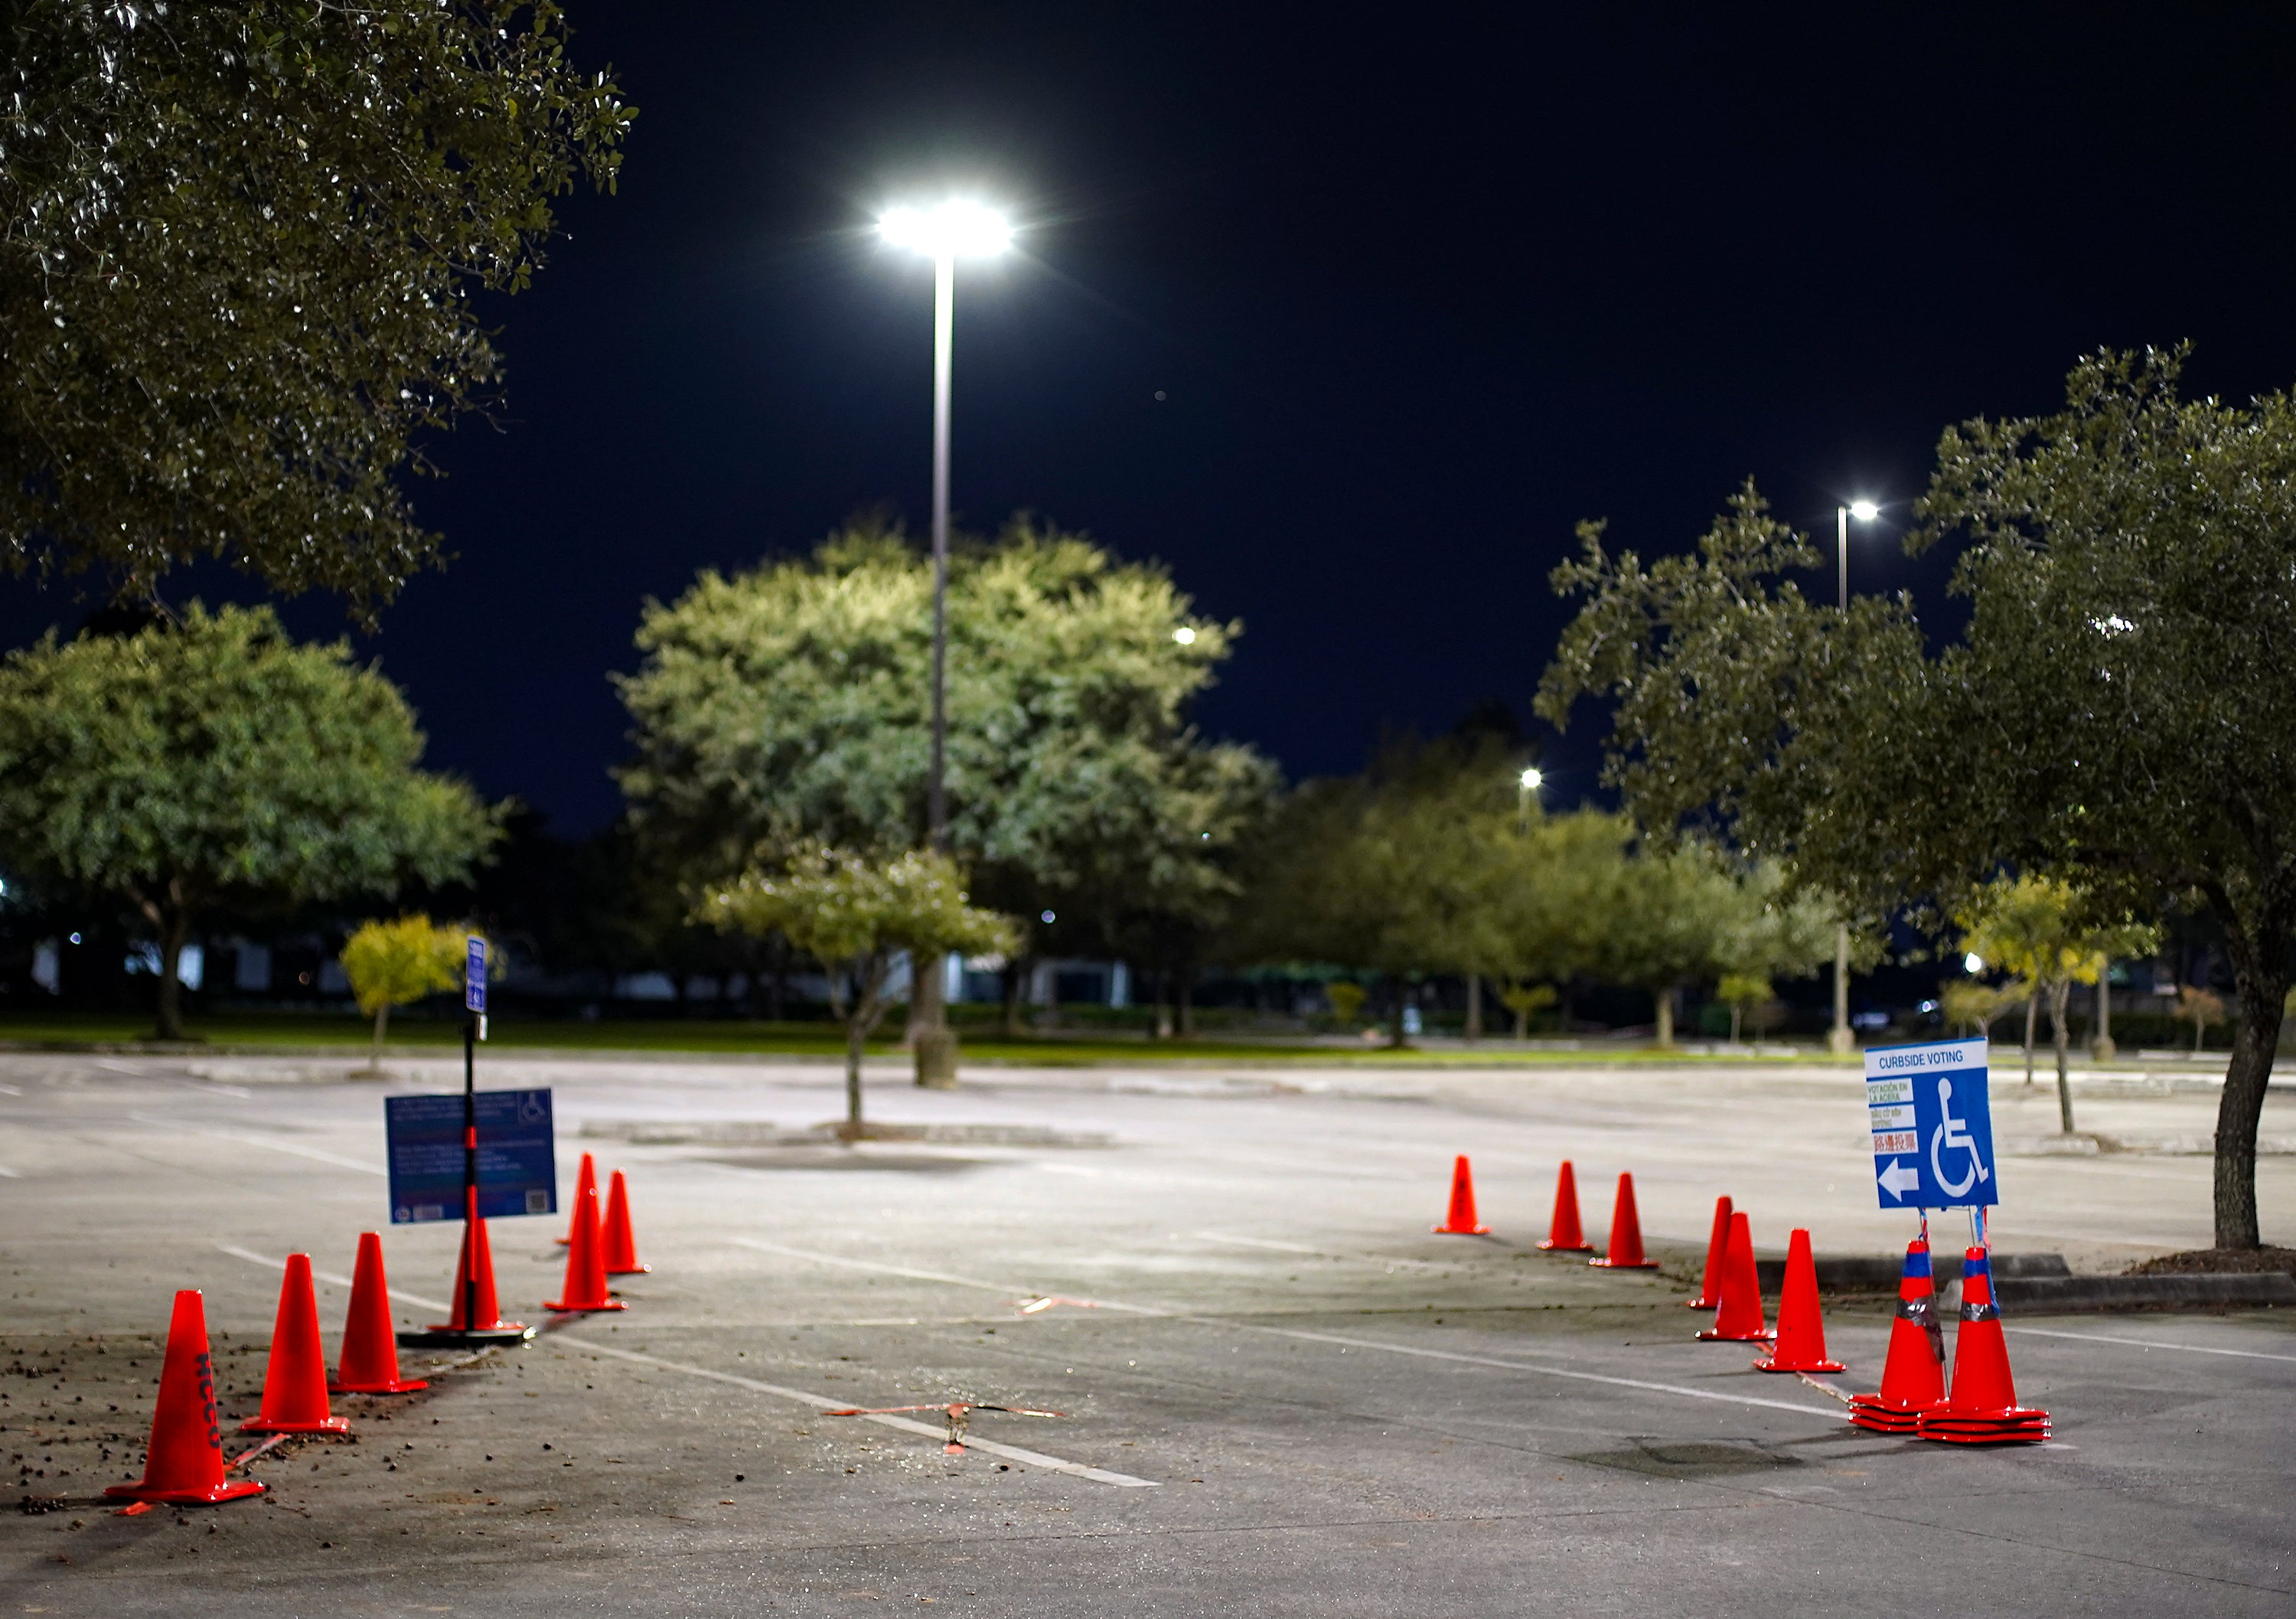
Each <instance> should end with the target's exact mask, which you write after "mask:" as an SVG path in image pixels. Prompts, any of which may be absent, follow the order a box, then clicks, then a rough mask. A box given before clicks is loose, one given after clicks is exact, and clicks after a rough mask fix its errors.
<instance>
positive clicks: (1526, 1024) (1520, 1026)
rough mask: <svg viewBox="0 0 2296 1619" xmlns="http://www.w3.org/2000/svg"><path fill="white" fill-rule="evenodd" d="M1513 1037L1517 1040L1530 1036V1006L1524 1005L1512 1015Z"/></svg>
mask: <svg viewBox="0 0 2296 1619" xmlns="http://www.w3.org/2000/svg"><path fill="white" fill-rule="evenodd" d="M1514 1037H1515V1039H1517V1040H1529V1038H1530V1008H1529V1007H1521V1008H1520V1009H1519V1010H1518V1011H1517V1012H1516V1013H1515V1015H1514Z"/></svg>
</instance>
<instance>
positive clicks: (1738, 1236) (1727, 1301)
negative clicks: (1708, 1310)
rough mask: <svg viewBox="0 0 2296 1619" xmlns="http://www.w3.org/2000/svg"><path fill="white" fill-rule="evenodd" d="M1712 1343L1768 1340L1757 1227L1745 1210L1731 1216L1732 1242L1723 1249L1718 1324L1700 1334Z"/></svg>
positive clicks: (1715, 1320)
mask: <svg viewBox="0 0 2296 1619" xmlns="http://www.w3.org/2000/svg"><path fill="white" fill-rule="evenodd" d="M1698 1336H1699V1338H1700V1340H1701V1341H1702V1342H1703V1343H1708V1344H1765V1343H1767V1342H1768V1341H1769V1336H1770V1328H1769V1324H1768V1323H1767V1321H1765V1320H1764V1319H1762V1283H1761V1278H1759V1277H1758V1276H1756V1275H1755V1274H1754V1231H1753V1228H1752V1227H1751V1226H1750V1225H1748V1224H1747V1223H1746V1217H1745V1216H1744V1215H1743V1214H1739V1213H1735V1212H1734V1213H1732V1214H1731V1216H1730V1245H1729V1246H1728V1247H1727V1248H1726V1249H1725V1250H1724V1251H1723V1253H1722V1296H1721V1298H1720V1300H1719V1301H1718V1303H1716V1305H1715V1307H1714V1325H1713V1326H1711V1327H1708V1328H1707V1329H1706V1330H1705V1331H1704V1332H1702V1333H1700V1334H1699V1335H1698Z"/></svg>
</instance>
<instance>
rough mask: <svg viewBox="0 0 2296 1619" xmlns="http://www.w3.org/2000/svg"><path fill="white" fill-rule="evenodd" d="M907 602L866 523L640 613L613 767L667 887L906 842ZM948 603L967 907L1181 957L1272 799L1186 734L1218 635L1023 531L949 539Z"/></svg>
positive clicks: (915, 829)
mask: <svg viewBox="0 0 2296 1619" xmlns="http://www.w3.org/2000/svg"><path fill="white" fill-rule="evenodd" d="M931 588H932V575H931V565H930V563H929V562H928V561H927V560H926V559H924V558H922V557H921V556H920V555H918V554H917V552H916V551H915V550H914V547H911V546H910V545H909V544H908V543H907V542H906V538H904V537H903V536H902V535H901V534H900V533H899V531H898V530H892V529H888V528H885V527H883V526H881V525H874V524H866V523H865V524H861V525H858V526H856V527H854V528H850V529H849V530H846V531H844V532H842V533H840V534H838V535H835V536H832V538H831V539H830V540H829V541H828V542H827V543H825V544H824V545H823V546H822V547H820V548H819V549H818V550H816V552H815V554H814V555H813V556H812V557H811V558H810V559H809V560H806V561H783V562H775V563H766V564H764V565H762V566H760V567H758V568H757V569H755V570H753V571H750V572H748V573H743V574H739V575H735V576H734V577H732V578H726V577H722V576H720V575H718V574H717V573H714V572H705V573H704V574H702V575H701V578H700V579H698V580H697V581H696V583H695V584H694V585H693V588H691V589H689V590H688V591H687V592H686V593H685V596H682V597H680V598H679V599H678V601H677V602H676V603H675V604H672V605H668V606H663V605H660V604H649V605H648V607H647V609H646V612H645V617H644V623H643V625H642V627H641V628H640V629H639V632H638V645H639V647H640V649H641V651H643V652H644V654H645V661H644V667H643V668H642V669H641V670H639V671H638V673H637V674H635V675H634V676H629V677H625V678H619V680H618V686H619V690H620V692H621V695H622V700H623V702H624V703H625V704H626V705H627V707H628V709H629V711H630V714H631V716H632V718H633V719H634V720H635V733H634V740H635V743H636V754H635V758H634V760H632V761H631V763H630V764H629V765H628V766H627V767H626V768H624V769H623V771H622V772H621V776H620V779H621V783H622V787H623V790H624V792H625V793H627V795H628V797H629V799H630V801H631V803H632V806H633V808H634V811H635V814H636V815H637V816H638V817H639V818H640V819H641V820H642V821H643V822H644V825H645V826H646V827H647V829H648V833H649V835H650V836H654V837H658V838H660V839H661V840H662V841H663V842H665V843H666V844H668V846H670V847H673V848H675V849H676V851H678V859H679V860H680V862H681V868H682V869H683V870H684V871H685V872H686V873H687V874H688V880H689V881H690V882H693V883H700V884H702V885H708V884H709V883H716V882H722V881H723V880H724V879H725V877H726V876H727V875H730V874H732V873H733V872H735V871H738V870H740V869H741V868H742V866H743V865H744V863H745V862H747V861H748V860H749V859H750V855H751V851H753V850H755V849H756V848H758V847H759V846H760V845H762V846H764V847H766V848H767V850H768V851H775V850H780V851H787V850H791V849H795V848H799V847H802V846H808V844H810V843H814V842H819V843H826V844H829V845H831V846H833V847H837V848H841V849H849V850H853V851H873V853H876V854H879V855H884V854H889V853H890V852H891V851H898V850H902V849H906V848H910V847H914V846H915V845H917V844H919V843H921V842H922V841H923V832H924V795H925V773H926V765H927V755H928V749H929V742H930V733H929V728H928V726H929V715H930V703H931V686H930V673H929V669H930V665H929V660H930V656H931ZM948 603H949V605H948V614H949V617H948V626H949V628H948V634H949V652H948V676H947V680H948V688H947V689H948V725H949V731H948V751H947V781H948V794H949V845H950V849H951V851H952V852H953V853H954V854H955V856H956V857H957V858H958V859H961V860H962V861H964V864H965V866H966V867H967V869H968V870H969V871H970V873H971V874H972V883H973V885H974V888H975V890H976V891H977V892H979V893H980V895H981V896H982V898H983V902H984V903H986V904H989V905H992V906H993V907H995V908H998V909H1001V910H1005V911H1007V912H1010V913H1012V914H1013V915H1017V916H1036V915H1037V914H1038V913H1040V912H1042V911H1044V910H1047V909H1049V910H1053V911H1054V913H1055V914H1056V915H1058V914H1062V913H1063V912H1068V913H1075V912H1078V911H1086V912H1090V913H1092V914H1093V915H1095V916H1096V917H1098V918H1099V920H1100V923H1101V925H1103V927H1104V928H1105V929H1106V931H1107V932H1108V933H1111V935H1113V936H1117V937H1119V938H1123V939H1125V940H1127V941H1132V942H1134V943H1135V944H1137V943H1138V941H1139V940H1140V939H1141V936H1142V935H1143V934H1149V935H1152V939H1151V941H1150V946H1141V947H1140V948H1151V947H1152V951H1161V952H1162V957H1163V958H1164V959H1166V960H1168V961H1173V962H1177V961H1185V960H1189V959H1192V957H1193V952H1194V951H1195V950H1196V949H1199V948H1201V945H1200V941H1201V937H1202V935H1203V934H1204V933H1205V932H1206V931H1207V930H1209V929H1210V928H1211V927H1212V926H1214V925H1217V923H1218V920H1219V916H1220V913H1221V911H1222V910H1223V908H1225V907H1226V905H1227V904H1228V903H1229V902H1231V901H1232V900H1233V897H1234V891H1235V879H1234V876H1233V875H1231V873H1230V872H1229V870H1228V866H1229V863H1230V861H1231V859H1232V857H1233V854H1234V850H1235V849H1236V847H1237V845H1238V843H1239V842H1240V841H1241V840H1242V837H1243V836H1244V835H1245V834H1246V833H1247V832H1248V831H1249V830H1250V829H1251V826H1252V825H1253V823H1254V820H1255V818H1256V817H1257V816H1258V814H1259V810H1260V809H1261V807H1262V806H1264V805H1265V803H1266V802H1267V799H1268V797H1269V795H1270V794H1271V793H1272V792H1273V790H1274V786H1275V773H1274V771H1273V769H1272V768H1271V767H1269V766H1268V765H1267V762H1266V761H1265V760H1261V759H1260V758H1259V755H1257V754H1256V753H1254V752H1251V750H1250V749H1249V748H1244V747H1241V746H1236V745H1234V744H1218V743H1213V742H1210V741H1208V740H1207V739H1205V738H1204V737H1202V736H1200V735H1199V734H1198V733H1197V732H1196V731H1195V730H1194V729H1193V727H1191V726H1190V725H1189V724H1188V723H1187V719H1186V710H1187V706H1188V704H1189V703H1190V702H1191V701H1192V700H1193V698H1194V697H1195V695H1196V694H1198V693H1200V692H1201V691H1202V690H1203V688H1204V687H1205V686H1208V685H1210V682H1211V680H1212V678H1213V675H1214V672H1215V671H1216V670H1218V666H1219V665H1220V663H1221V662H1224V661H1225V660H1226V657H1227V655H1228V653H1229V650H1230V648H1231V645H1232V644H1233V642H1234V637H1235V636H1236V635H1237V634H1238V633H1239V627H1238V626H1237V625H1234V624H1233V623H1221V622H1218V621H1217V620H1206V619H1202V618H1201V617H1198V616H1196V615H1195V614H1194V613H1193V612H1192V611H1191V606H1190V603H1189V601H1188V598H1187V597H1186V596H1183V595H1182V594H1180V593H1179V592H1178V591H1177V589H1176V588H1174V587H1173V585H1172V582H1171V579H1169V577H1168V576H1167V575H1166V574H1165V573H1164V572H1163V571H1161V570H1160V569H1159V568H1156V567H1152V566H1148V565H1144V564H1128V563H1119V562H1118V561H1117V560H1116V559H1115V558H1114V557H1113V556H1112V555H1111V554H1110V553H1109V552H1108V551H1106V550H1105V549H1103V547H1099V546H1097V545H1095V544H1094V543H1093V542H1092V541H1091V540H1089V539H1088V538H1085V537H1083V536H1080V535H1074V534H1066V533H1062V532H1061V531H1059V530H1053V529H1049V528H1045V527H1041V526H1038V525H1036V524H1033V523H1031V522H1028V521H1026V520H1016V522H1014V523H1013V524H1012V525H1011V526H1010V527H1008V528H1007V529H1006V530H1005V532H1004V534H1003V535H1002V536H1000V537H999V538H998V539H997V540H996V542H995V543H994V544H981V543H967V544H965V545H963V546H960V547H958V548H957V551H956V553H955V555H954V556H953V557H952V559H951V568H950V579H949V598H948ZM1159 939H1160V940H1161V941H1163V942H1161V943H1157V942H1155V941H1156V940H1159ZM930 982H932V978H931V974H930V973H927V974H922V975H921V977H920V984H921V987H922V986H923V985H925V984H929V983H930ZM936 1004H937V1003H936Z"/></svg>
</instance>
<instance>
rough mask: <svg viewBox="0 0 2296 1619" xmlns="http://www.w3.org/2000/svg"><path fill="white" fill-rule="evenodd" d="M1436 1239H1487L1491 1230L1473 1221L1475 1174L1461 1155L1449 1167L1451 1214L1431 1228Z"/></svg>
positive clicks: (1464, 1155)
mask: <svg viewBox="0 0 2296 1619" xmlns="http://www.w3.org/2000/svg"><path fill="white" fill-rule="evenodd" d="M1431 1229H1432V1230H1433V1231H1434V1232H1435V1234H1436V1235H1437V1236H1438V1237H1488V1236H1489V1235H1490V1234H1491V1229H1490V1228H1489V1227H1488V1226H1487V1225H1483V1224H1481V1223H1480V1222H1479V1221H1478V1220H1476V1219H1475V1172H1474V1171H1472V1170H1471V1169H1469V1168H1468V1167H1467V1155H1466V1154H1464V1153H1461V1154H1460V1155H1459V1156H1458V1158H1457V1160H1456V1162H1454V1163H1452V1165H1451V1212H1449V1213H1448V1214H1447V1215H1445V1216H1444V1217H1443V1223H1442V1224H1441V1225H1439V1226H1435V1227H1432V1228H1431Z"/></svg>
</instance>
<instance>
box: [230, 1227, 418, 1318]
mask: <svg viewBox="0 0 2296 1619" xmlns="http://www.w3.org/2000/svg"><path fill="white" fill-rule="evenodd" d="M216 1251H217V1253H228V1254H230V1255H231V1256H232V1258H234V1259H243V1260H245V1261H247V1262H248V1263H250V1265H260V1266H262V1267H263V1268H264V1269H265V1270H285V1269H286V1268H287V1262H286V1260H285V1259H283V1258H281V1259H274V1258H272V1257H271V1256H270V1255H269V1254H266V1253H256V1252H255V1251H254V1250H253V1249H251V1248H242V1247H239V1246H237V1245H234V1244H231V1243H217V1245H216ZM311 1279H312V1280H313V1281H316V1282H328V1283H332V1285H333V1286H337V1287H342V1288H346V1289H348V1287H349V1286H351V1278H348V1277H347V1276H338V1275H336V1274H335V1273H334V1272H333V1271H332V1270H320V1269H318V1268H317V1267H316V1266H313V1267H312V1270H311ZM390 1296H391V1297H392V1298H395V1299H404V1300H406V1303H410V1304H420V1305H422V1308H423V1309H425V1310H452V1309H453V1308H454V1306H453V1305H451V1304H449V1303H447V1302H446V1300H444V1299H426V1298H424V1297H423V1296H422V1294H419V1293H409V1292H407V1291H406V1289H404V1288H401V1287H393V1288H392V1289H391V1290H390Z"/></svg>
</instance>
